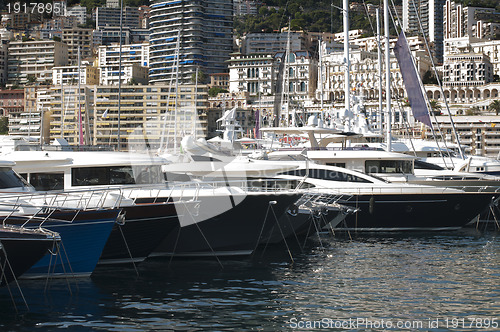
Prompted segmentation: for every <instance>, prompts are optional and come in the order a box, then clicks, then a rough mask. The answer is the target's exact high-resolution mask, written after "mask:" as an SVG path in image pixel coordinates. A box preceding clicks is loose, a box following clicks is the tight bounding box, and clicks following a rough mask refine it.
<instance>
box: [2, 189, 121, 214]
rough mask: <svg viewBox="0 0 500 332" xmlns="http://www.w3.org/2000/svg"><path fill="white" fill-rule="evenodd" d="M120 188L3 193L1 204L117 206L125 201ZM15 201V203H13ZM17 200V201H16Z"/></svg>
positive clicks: (88, 208) (50, 207) (44, 206)
mask: <svg viewBox="0 0 500 332" xmlns="http://www.w3.org/2000/svg"><path fill="white" fill-rule="evenodd" d="M123 199H124V197H123V195H122V190H121V189H120V188H109V189H85V190H67V191H60V192H59V191H50V192H42V191H34V192H25V193H3V194H1V195H0V206H12V204H15V205H18V206H19V205H20V204H21V205H22V207H27V206H29V207H32V208H41V209H45V210H49V209H66V210H71V209H74V210H90V209H105V208H117V207H119V206H120V205H121V204H122V202H123ZM13 202H14V203H13ZM15 202H17V203H15Z"/></svg>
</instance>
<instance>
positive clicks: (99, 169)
mask: <svg viewBox="0 0 500 332" xmlns="http://www.w3.org/2000/svg"><path fill="white" fill-rule="evenodd" d="M3 158H6V159H9V160H13V161H15V162H16V166H15V169H16V170H17V171H18V172H19V173H20V174H22V175H23V176H24V177H25V178H26V179H27V181H29V182H30V183H32V184H33V185H34V186H35V188H37V189H44V190H49V189H50V190H65V191H68V190H76V189H78V190H87V189H97V188H106V189H107V190H112V189H114V190H116V191H117V192H119V193H120V194H121V195H123V196H125V197H126V198H128V199H132V200H133V202H134V206H130V207H124V208H123V209H124V212H125V223H124V225H122V226H121V229H122V231H123V233H124V235H125V238H126V240H127V242H128V243H130V242H134V243H137V244H141V245H143V246H148V247H149V249H150V250H151V252H153V251H155V252H156V253H155V256H159V255H167V254H168V255H170V254H174V255H184V254H186V255H214V254H216V255H234V254H249V253H251V252H252V251H253V249H254V248H255V245H254V244H255V243H257V242H258V241H259V237H260V236H261V235H262V234H265V232H268V231H270V230H269V229H270V227H271V226H272V224H271V222H270V221H269V220H266V214H265V212H266V211H268V209H270V208H271V207H270V205H272V209H273V211H274V213H275V214H276V215H278V216H281V215H282V214H283V213H285V211H286V209H287V208H288V206H290V205H291V204H292V203H293V202H295V201H297V199H298V198H299V197H300V196H301V193H296V192H293V191H289V190H288V191H283V190H281V191H271V192H268V191H258V192H257V191H251V190H246V189H243V188H238V187H234V186H226V187H221V186H212V185H210V184H205V183H203V182H189V183H175V184H174V183H170V182H165V177H164V175H163V173H162V170H161V166H162V165H163V164H166V163H167V161H166V160H165V159H163V158H160V157H156V156H151V155H148V154H141V153H125V152H113V151H11V152H9V153H5V154H4V155H3ZM138 209H144V211H143V212H140V213H138V214H136V217H138V216H141V217H142V219H141V220H140V222H134V221H139V220H129V219H128V218H129V217H132V216H133V213H132V212H130V211H136V210H138ZM146 210H148V211H149V212H145V211H146ZM249 211H251V213H249ZM158 213H160V215H161V216H158V218H156V217H154V216H155V214H158ZM147 224H149V225H147ZM158 227H161V228H158ZM165 227H167V228H168V229H167V232H165V231H163V230H162V228H163V229H164V228H165ZM268 227H269V228H268ZM120 233H121V232H118V231H117V232H115V233H114V235H115V237H114V240H113V243H121V244H122V247H124V241H123V239H122V238H121V234H120ZM112 237H113V234H112ZM194 239H198V240H200V241H195V240H194ZM108 243H110V242H108ZM129 248H130V245H129ZM107 249H108V248H105V250H104V252H103V257H106V253H107ZM130 251H131V252H132V256H133V257H134V258H135V257H136V255H135V254H134V252H133V248H130ZM121 253H122V255H123V256H122V257H119V258H121V259H122V260H125V259H126V251H125V248H122V250H121Z"/></svg>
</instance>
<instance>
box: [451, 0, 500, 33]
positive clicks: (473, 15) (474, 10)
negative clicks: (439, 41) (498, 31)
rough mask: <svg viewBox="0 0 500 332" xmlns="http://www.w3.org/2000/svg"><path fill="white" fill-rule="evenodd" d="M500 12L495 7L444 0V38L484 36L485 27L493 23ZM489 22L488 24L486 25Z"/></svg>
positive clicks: (499, 15)
mask: <svg viewBox="0 0 500 332" xmlns="http://www.w3.org/2000/svg"><path fill="white" fill-rule="evenodd" d="M499 17H500V13H498V12H496V10H495V8H478V7H464V6H463V5H462V4H459V3H455V2H454V1H451V0H446V4H445V5H444V22H443V23H444V25H443V27H444V38H445V39H449V38H462V37H476V38H485V31H484V30H485V29H484V28H485V27H486V28H488V27H491V24H493V26H494V25H495V23H493V22H488V21H489V20H490V19H495V18H496V19H497V20H498V18H499ZM488 23H489V25H488Z"/></svg>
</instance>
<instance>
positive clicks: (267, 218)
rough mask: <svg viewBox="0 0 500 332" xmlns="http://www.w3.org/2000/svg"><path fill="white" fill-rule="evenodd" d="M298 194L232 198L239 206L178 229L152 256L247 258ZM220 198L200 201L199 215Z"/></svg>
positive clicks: (238, 196)
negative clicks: (242, 256) (244, 256)
mask: <svg viewBox="0 0 500 332" xmlns="http://www.w3.org/2000/svg"><path fill="white" fill-rule="evenodd" d="M300 196H301V194H290V193H287V194H285V193H278V194H277V193H266V194H258V195H255V194H249V195H246V196H245V195H240V194H235V195H233V197H232V199H233V200H234V201H236V202H239V204H237V205H234V206H233V207H232V208H230V209H228V210H226V211H224V212H222V213H220V214H218V215H216V216H213V217H210V218H208V219H205V220H203V221H199V222H196V223H193V224H190V225H187V226H183V227H178V228H177V230H176V231H174V232H172V233H171V234H170V235H169V236H168V237H167V238H166V239H165V241H163V242H162V243H161V244H160V246H159V247H158V248H157V249H156V250H155V251H154V253H153V254H152V256H172V255H174V256H232V255H233V256H234V255H249V254H251V253H252V252H253V250H254V249H255V248H256V246H257V245H258V243H259V239H261V238H262V237H267V236H269V234H270V232H271V231H272V228H273V226H274V225H275V223H276V219H275V216H276V218H280V217H281V215H282V214H283V213H284V212H285V210H286V209H287V208H288V207H289V206H290V205H291V204H293V203H294V202H295V201H297V199H298V198H299V197H300ZM220 199H221V198H220V197H217V196H212V197H200V198H199V204H200V205H199V211H200V212H199V213H200V214H203V211H204V210H205V209H206V210H210V209H211V208H212V207H213V206H217V204H219V201H220Z"/></svg>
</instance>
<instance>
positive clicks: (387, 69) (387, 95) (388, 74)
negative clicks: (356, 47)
mask: <svg viewBox="0 0 500 332" xmlns="http://www.w3.org/2000/svg"><path fill="white" fill-rule="evenodd" d="M344 1H346V0H344ZM384 30H385V31H384V32H385V102H386V107H387V116H386V119H385V121H386V122H385V124H386V133H387V139H386V140H387V142H386V144H387V151H391V149H392V146H391V145H392V142H391V126H392V124H391V116H392V113H391V60H390V56H391V54H390V48H389V0H384Z"/></svg>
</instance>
